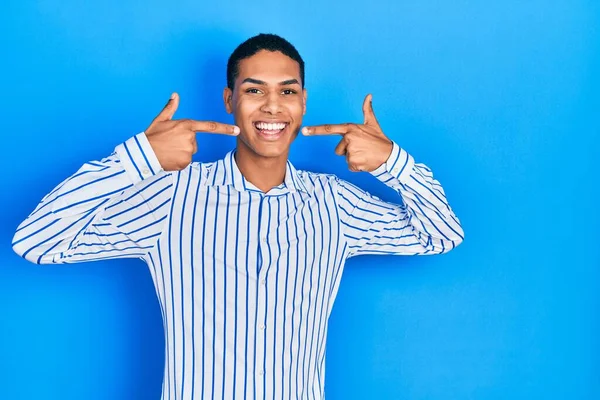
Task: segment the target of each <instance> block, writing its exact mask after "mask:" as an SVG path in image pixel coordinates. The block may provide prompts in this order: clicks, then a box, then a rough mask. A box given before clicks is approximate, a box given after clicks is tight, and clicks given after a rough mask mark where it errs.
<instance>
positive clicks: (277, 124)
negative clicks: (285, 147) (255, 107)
mask: <svg viewBox="0 0 600 400" xmlns="http://www.w3.org/2000/svg"><path fill="white" fill-rule="evenodd" d="M253 125H254V129H256V131H257V132H258V134H259V135H260V136H261V137H263V138H264V139H267V140H277V139H279V138H280V137H281V136H282V134H283V133H284V132H285V131H286V128H287V127H288V126H289V122H283V121H257V122H254V123H253Z"/></svg>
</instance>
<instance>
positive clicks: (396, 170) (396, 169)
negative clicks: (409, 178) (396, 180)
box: [392, 167, 400, 175]
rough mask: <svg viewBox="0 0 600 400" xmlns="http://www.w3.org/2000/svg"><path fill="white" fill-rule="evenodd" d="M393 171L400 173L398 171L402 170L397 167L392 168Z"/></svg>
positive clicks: (395, 173) (396, 173)
mask: <svg viewBox="0 0 600 400" xmlns="http://www.w3.org/2000/svg"><path fill="white" fill-rule="evenodd" d="M392 172H393V173H394V175H398V173H399V172H400V169H399V168H398V167H396V168H394V169H393V170H392Z"/></svg>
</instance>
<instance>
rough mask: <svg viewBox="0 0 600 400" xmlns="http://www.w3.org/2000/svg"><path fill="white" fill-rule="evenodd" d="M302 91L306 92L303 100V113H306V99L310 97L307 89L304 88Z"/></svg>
mask: <svg viewBox="0 0 600 400" xmlns="http://www.w3.org/2000/svg"><path fill="white" fill-rule="evenodd" d="M302 93H303V94H304V100H303V101H302V115H306V99H307V97H308V92H307V91H306V89H303V90H302Z"/></svg>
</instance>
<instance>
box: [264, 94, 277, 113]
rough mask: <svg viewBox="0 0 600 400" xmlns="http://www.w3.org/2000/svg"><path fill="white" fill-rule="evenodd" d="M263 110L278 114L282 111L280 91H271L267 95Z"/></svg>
mask: <svg viewBox="0 0 600 400" xmlns="http://www.w3.org/2000/svg"><path fill="white" fill-rule="evenodd" d="M261 111H263V112H266V113H270V114H277V113H278V112H280V111H281V103H280V98H279V94H278V93H270V94H268V95H267V96H265V102H264V104H263V105H262V107H261Z"/></svg>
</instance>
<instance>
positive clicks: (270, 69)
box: [223, 50, 306, 159]
mask: <svg viewBox="0 0 600 400" xmlns="http://www.w3.org/2000/svg"><path fill="white" fill-rule="evenodd" d="M223 99H224V101H225V108H226V109H227V112H228V113H233V116H234V119H235V124H236V125H237V126H239V127H240V131H241V132H240V134H239V135H238V150H239V151H240V152H246V151H250V152H251V153H253V155H255V156H259V157H264V158H278V157H285V158H286V159H287V155H288V153H289V148H290V145H291V143H292V142H293V141H294V139H295V138H296V136H297V135H298V131H299V130H300V126H301V124H302V117H303V116H304V114H305V113H306V90H304V89H302V82H301V78H300V66H299V65H298V63H297V62H296V61H294V60H292V59H291V58H289V57H288V56H286V55H284V54H283V53H281V52H278V51H275V52H272V51H267V50H261V51H259V52H258V53H256V54H255V55H253V56H251V57H248V58H245V59H243V60H242V61H240V64H239V74H238V77H237V79H236V80H235V86H234V89H233V91H231V90H230V89H229V88H225V90H224V92H223Z"/></svg>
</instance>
